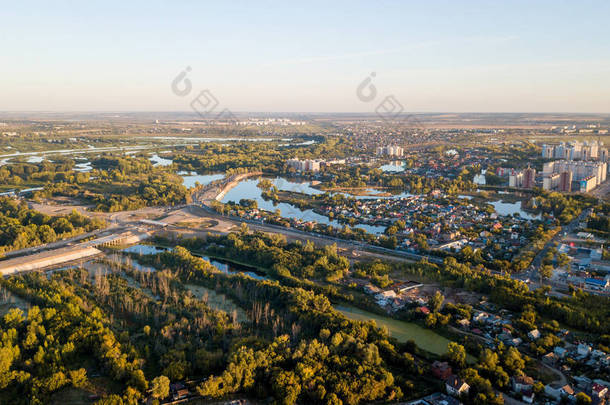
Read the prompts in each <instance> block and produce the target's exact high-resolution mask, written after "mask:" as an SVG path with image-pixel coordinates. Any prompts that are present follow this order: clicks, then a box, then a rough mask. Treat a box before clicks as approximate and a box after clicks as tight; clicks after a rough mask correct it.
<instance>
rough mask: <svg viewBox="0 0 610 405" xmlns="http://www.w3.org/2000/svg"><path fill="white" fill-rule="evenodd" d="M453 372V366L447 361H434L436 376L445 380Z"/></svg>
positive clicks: (433, 370)
mask: <svg viewBox="0 0 610 405" xmlns="http://www.w3.org/2000/svg"><path fill="white" fill-rule="evenodd" d="M452 374H453V372H452V370H451V366H450V365H449V363H447V362H446V361H435V362H434V363H432V375H433V376H435V377H436V378H438V379H441V380H445V379H447V378H449V377H450V376H451V375H452Z"/></svg>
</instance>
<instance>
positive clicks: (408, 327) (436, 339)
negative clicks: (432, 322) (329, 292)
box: [334, 305, 450, 355]
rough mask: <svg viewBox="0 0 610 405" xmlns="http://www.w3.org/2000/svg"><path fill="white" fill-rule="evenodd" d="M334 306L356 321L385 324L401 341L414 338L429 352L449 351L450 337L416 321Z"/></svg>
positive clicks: (380, 325)
mask: <svg viewBox="0 0 610 405" xmlns="http://www.w3.org/2000/svg"><path fill="white" fill-rule="evenodd" d="M334 308H335V309H336V310H337V311H339V312H341V313H342V314H343V315H345V316H346V317H348V318H349V319H352V320H355V321H370V320H374V321H375V323H376V324H377V326H379V327H382V326H385V327H386V328H387V329H388V331H389V332H390V336H392V337H393V338H395V339H396V340H398V341H399V342H406V341H408V340H413V341H414V342H415V344H416V345H417V346H419V347H420V348H422V349H424V350H426V351H428V352H431V353H434V354H439V355H440V354H445V353H447V345H448V344H449V342H450V340H449V339H447V338H445V337H443V336H441V335H439V334H437V333H434V332H433V331H432V330H430V329H425V328H422V327H421V326H419V325H417V324H416V323H412V322H404V321H399V320H396V319H392V318H389V317H386V316H382V315H377V314H374V313H372V312H367V311H364V310H362V309H359V308H355V307H350V306H343V305H335V306H334Z"/></svg>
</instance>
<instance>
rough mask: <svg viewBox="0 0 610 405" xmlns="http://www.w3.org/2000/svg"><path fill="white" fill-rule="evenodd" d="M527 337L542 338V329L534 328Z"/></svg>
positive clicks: (532, 338)
mask: <svg viewBox="0 0 610 405" xmlns="http://www.w3.org/2000/svg"><path fill="white" fill-rule="evenodd" d="M527 337H528V338H530V339H531V340H537V339H540V331H539V330H538V329H532V330H530V331H529V332H528V333H527Z"/></svg>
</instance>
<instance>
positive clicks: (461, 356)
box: [447, 342, 466, 368]
mask: <svg viewBox="0 0 610 405" xmlns="http://www.w3.org/2000/svg"><path fill="white" fill-rule="evenodd" d="M447 359H449V361H450V362H451V363H452V364H454V365H455V366H457V367H460V368H462V367H464V366H465V365H466V349H465V348H464V346H462V345H461V344H459V343H456V342H449V344H448V345H447Z"/></svg>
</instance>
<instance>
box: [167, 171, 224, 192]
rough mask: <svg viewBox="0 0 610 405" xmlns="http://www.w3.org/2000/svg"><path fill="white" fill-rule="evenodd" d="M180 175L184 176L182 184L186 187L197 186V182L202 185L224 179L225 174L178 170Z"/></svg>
mask: <svg viewBox="0 0 610 405" xmlns="http://www.w3.org/2000/svg"><path fill="white" fill-rule="evenodd" d="M177 174H178V176H180V177H182V184H183V185H184V187H186V188H192V187H195V185H196V183H199V184H200V185H202V186H205V185H207V184H210V183H211V182H213V181H216V180H220V179H223V178H224V177H225V175H224V174H220V173H217V174H197V172H184V171H182V172H178V173H177Z"/></svg>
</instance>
